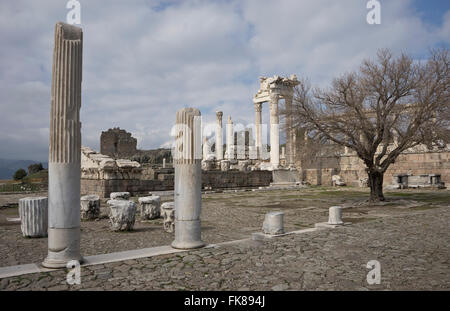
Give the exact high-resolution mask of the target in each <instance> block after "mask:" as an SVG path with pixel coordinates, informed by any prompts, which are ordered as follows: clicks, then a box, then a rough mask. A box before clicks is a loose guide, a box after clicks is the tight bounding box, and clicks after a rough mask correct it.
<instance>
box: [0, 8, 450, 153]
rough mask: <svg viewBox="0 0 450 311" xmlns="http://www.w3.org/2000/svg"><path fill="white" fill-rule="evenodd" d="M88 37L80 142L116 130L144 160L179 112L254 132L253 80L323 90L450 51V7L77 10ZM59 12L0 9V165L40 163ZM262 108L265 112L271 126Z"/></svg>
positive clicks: (163, 140) (95, 144)
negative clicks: (373, 12) (339, 79)
mask: <svg viewBox="0 0 450 311" xmlns="http://www.w3.org/2000/svg"><path fill="white" fill-rule="evenodd" d="M79 1H80V3H81V27H82V28H83V31H84V50H83V53H84V54H83V90H82V92H83V94H82V96H83V97H82V108H81V120H82V139H83V145H86V146H90V147H92V148H94V149H97V150H98V148H99V140H100V134H101V131H102V130H107V129H108V128H111V127H117V126H119V127H121V128H124V129H126V130H128V131H130V132H131V133H133V136H135V137H137V138H138V147H139V148H141V149H151V148H157V147H160V146H163V145H167V143H168V142H171V137H170V128H171V127H172V125H173V123H174V120H175V112H176V111H177V110H178V109H180V108H182V107H186V106H191V107H197V108H199V109H200V110H201V112H202V115H203V119H204V121H206V122H213V121H214V120H215V111H216V110H222V111H223V112H224V121H225V120H226V118H227V117H228V115H231V116H232V118H233V120H236V121H237V122H241V123H243V124H248V123H252V122H253V121H254V120H253V118H254V108H253V104H252V96H253V94H254V93H255V92H256V91H257V90H258V81H259V79H258V78H259V77H260V76H272V75H275V74H277V75H290V74H296V75H297V76H299V77H302V76H304V77H308V78H309V79H310V81H311V82H312V84H313V85H320V86H324V85H327V83H329V82H330V81H331V79H332V78H333V77H334V76H336V75H339V74H340V73H343V72H345V71H349V70H353V69H355V68H357V66H358V64H359V63H360V62H361V60H362V59H363V58H366V57H373V56H374V55H375V53H376V50H377V49H378V48H390V49H392V50H393V51H394V52H395V53H399V52H401V51H406V52H408V53H410V54H411V55H413V56H414V57H415V58H417V59H421V58H424V57H426V55H427V51H428V49H429V48H431V47H436V46H442V45H445V46H447V47H448V46H449V44H450V1H448V0H427V1H425V0H420V1H419V0H389V1H387V0H384V1H383V0H380V2H381V24H380V25H369V24H367V22H366V15H367V13H368V11H369V10H368V9H367V8H366V3H367V1H366V0H303V1H300V0H292V1H289V0H279V1H273V0H272V1H266V0H236V1H233V0H230V1H212V0H209V1H201V0H192V1H187V0H186V1H151V0H147V1H145V0H127V1H123V0H107V1H104V0H89V1H87V0H79ZM66 2H67V1H66V0H40V1H31V0H27V1H24V0H0V42H1V46H0V109H1V111H0V158H16V159H32V160H39V161H46V159H47V151H48V134H49V114H50V87H51V85H50V81H51V68H52V51H53V50H52V49H53V31H54V25H55V22H56V21H65V20H66V15H67V12H68V11H69V10H68V9H66V7H65V5H66ZM267 119H268V108H267V107H264V108H263V122H267Z"/></svg>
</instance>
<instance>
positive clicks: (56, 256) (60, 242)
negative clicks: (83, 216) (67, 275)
mask: <svg viewBox="0 0 450 311" xmlns="http://www.w3.org/2000/svg"><path fill="white" fill-rule="evenodd" d="M72 260H77V261H79V262H80V263H81V262H82V261H83V257H82V256H81V254H80V228H79V227H77V228H68V229H57V228H48V255H47V258H45V260H44V261H43V262H42V266H43V267H45V268H50V269H58V268H66V266H67V263H69V262H70V261H72Z"/></svg>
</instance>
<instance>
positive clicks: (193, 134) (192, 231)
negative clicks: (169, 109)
mask: <svg viewBox="0 0 450 311" xmlns="http://www.w3.org/2000/svg"><path fill="white" fill-rule="evenodd" d="M176 127H177V137H176V142H175V155H174V165H175V191H174V196H175V240H174V241H173V242H172V247H173V248H179V249H191V248H198V247H202V246H204V245H205V243H203V241H202V239H201V227H200V213H201V208H202V193H201V189H202V170H201V155H200V156H198V155H197V154H196V152H195V150H196V148H198V147H196V146H198V145H200V144H201V139H202V137H201V122H200V111H199V110H198V109H195V108H184V109H181V110H179V111H178V112H177V117H176Z"/></svg>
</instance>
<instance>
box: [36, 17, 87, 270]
mask: <svg viewBox="0 0 450 311" xmlns="http://www.w3.org/2000/svg"><path fill="white" fill-rule="evenodd" d="M82 51H83V32H82V30H81V28H79V27H75V26H72V25H68V24H65V23H61V22H58V23H56V26H55V45H54V49H53V73H52V90H51V112H50V146H49V163H48V172H49V174H48V175H49V179H48V256H47V258H46V259H45V260H44V262H43V263H42V264H43V266H45V267H48V268H61V267H66V265H67V263H68V262H69V261H71V260H78V261H81V260H82V257H81V254H80V174H81V167H80V164H81V163H80V158H81V123H80V107H81V72H82Z"/></svg>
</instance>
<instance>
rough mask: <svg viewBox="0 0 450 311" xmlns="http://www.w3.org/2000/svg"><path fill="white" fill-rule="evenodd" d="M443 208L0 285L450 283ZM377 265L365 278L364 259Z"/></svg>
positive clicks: (345, 286) (447, 215) (393, 286)
mask: <svg viewBox="0 0 450 311" xmlns="http://www.w3.org/2000/svg"><path fill="white" fill-rule="evenodd" d="M449 220H450V210H449V208H448V207H441V208H434V209H427V210H419V211H410V212H409V213H408V214H400V215H396V216H391V217H380V218H377V219H375V220H372V221H366V222H360V223H355V224H354V225H351V226H346V227H341V228H337V229H325V230H319V231H315V232H310V233H304V234H297V235H288V236H284V237H278V238H274V239H270V240H266V241H262V242H261V241H258V242H257V241H251V240H248V241H246V242H241V243H236V244H231V245H226V246H220V247H218V248H205V249H199V250H195V251H190V252H186V253H177V254H171V255H164V256H157V257H151V258H143V259H137V260H128V261H122V262H116V263H110V264H104V265H95V266H89V267H82V268H81V269H82V270H81V284H80V285H68V284H67V283H66V280H65V279H66V271H64V270H59V271H54V272H50V273H36V274H29V275H23V276H21V277H13V278H5V279H1V280H0V290H19V289H20V290H372V289H375V290H450V265H449V264H450V262H449V261H450V243H449V242H450V240H449V231H448V224H449ZM370 260H378V261H379V262H380V264H381V284H379V285H376V284H375V285H369V284H367V282H366V275H367V273H368V272H369V270H370V269H367V268H366V264H367V262H368V261H370Z"/></svg>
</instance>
